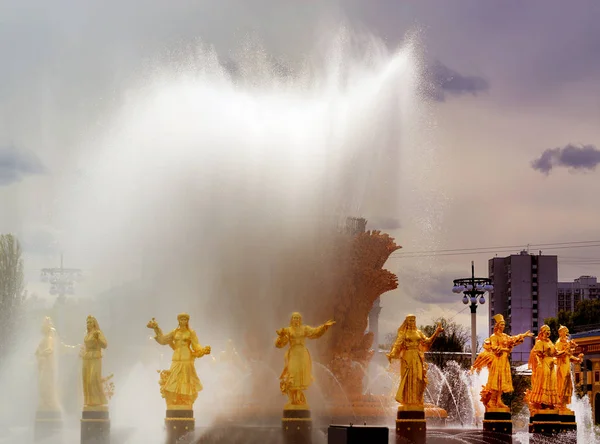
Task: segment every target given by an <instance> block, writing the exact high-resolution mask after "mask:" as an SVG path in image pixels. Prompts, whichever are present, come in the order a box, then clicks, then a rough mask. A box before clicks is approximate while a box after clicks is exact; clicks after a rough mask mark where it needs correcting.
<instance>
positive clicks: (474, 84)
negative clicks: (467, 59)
mask: <svg viewBox="0 0 600 444" xmlns="http://www.w3.org/2000/svg"><path fill="white" fill-rule="evenodd" d="M426 75H427V77H428V82H426V91H427V95H428V96H429V97H431V98H433V99H434V100H437V101H439V102H443V101H444V100H446V96H447V95H452V96H461V95H466V94H468V95H474V96H475V95H477V94H479V93H483V92H487V91H488V90H489V89H490V84H489V82H488V81H487V80H486V79H484V78H483V77H479V76H471V75H464V74H460V73H458V72H456V71H454V70H452V69H450V68H448V67H447V66H446V65H444V64H442V63H440V62H435V63H433V64H432V65H431V67H430V68H429V69H428V70H427V71H426Z"/></svg>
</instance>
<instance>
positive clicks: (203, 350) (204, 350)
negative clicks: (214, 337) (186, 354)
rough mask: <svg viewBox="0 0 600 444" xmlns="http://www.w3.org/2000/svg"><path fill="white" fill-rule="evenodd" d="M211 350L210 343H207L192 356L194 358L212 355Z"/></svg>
mask: <svg viewBox="0 0 600 444" xmlns="http://www.w3.org/2000/svg"><path fill="white" fill-rule="evenodd" d="M210 351H211V348H210V345H207V346H206V347H202V348H201V349H200V350H199V351H197V352H193V353H192V356H193V357H194V358H201V357H202V356H204V355H210Z"/></svg>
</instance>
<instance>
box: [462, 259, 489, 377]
mask: <svg viewBox="0 0 600 444" xmlns="http://www.w3.org/2000/svg"><path fill="white" fill-rule="evenodd" d="M453 282H454V287H452V292H453V293H457V294H460V293H462V294H463V295H464V296H463V298H462V301H463V304H465V305H466V304H468V303H470V304H471V305H470V306H469V308H470V309H471V365H472V364H474V363H475V357H476V356H477V318H476V315H477V303H478V302H479V304H482V305H483V304H485V296H484V295H485V293H487V292H488V291H492V290H493V289H494V286H493V285H492V280H491V279H488V278H476V277H475V264H474V263H473V261H471V277H469V278H464V279H454V281H453Z"/></svg>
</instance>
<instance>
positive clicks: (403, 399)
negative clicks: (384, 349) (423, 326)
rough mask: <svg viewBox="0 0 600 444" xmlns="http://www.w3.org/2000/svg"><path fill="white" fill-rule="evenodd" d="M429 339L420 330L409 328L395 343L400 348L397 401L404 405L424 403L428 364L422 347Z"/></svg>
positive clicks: (395, 346)
mask: <svg viewBox="0 0 600 444" xmlns="http://www.w3.org/2000/svg"><path fill="white" fill-rule="evenodd" d="M428 339H429V338H427V336H425V335H424V334H423V333H422V332H421V331H420V330H407V331H406V333H405V334H403V335H402V336H401V337H399V338H398V339H397V342H396V344H394V348H396V349H398V350H400V385H399V386H398V392H397V393H396V401H398V402H399V403H400V404H402V405H422V404H423V395H424V393H425V387H426V386H427V370H426V365H427V364H426V363H425V355H424V354H423V350H422V348H423V345H424V344H425V343H426V342H427V341H428Z"/></svg>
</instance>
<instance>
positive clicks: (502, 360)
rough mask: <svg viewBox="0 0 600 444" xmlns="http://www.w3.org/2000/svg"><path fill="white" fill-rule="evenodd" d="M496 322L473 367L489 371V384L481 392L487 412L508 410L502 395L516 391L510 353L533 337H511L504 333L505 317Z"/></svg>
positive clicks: (524, 335)
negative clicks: (511, 371) (511, 372)
mask: <svg viewBox="0 0 600 444" xmlns="http://www.w3.org/2000/svg"><path fill="white" fill-rule="evenodd" d="M494 320H495V321H496V324H495V325H494V333H493V334H492V335H491V336H490V337H489V338H488V339H486V340H485V342H484V344H483V350H482V351H481V353H480V354H479V356H478V357H477V359H476V360H475V362H474V364H473V367H472V370H476V371H480V370H481V369H482V368H483V367H487V368H488V369H489V375H488V380H487V383H486V385H485V387H484V388H483V390H482V391H481V401H482V402H483V405H485V408H486V411H489V410H490V409H499V410H501V411H502V410H508V406H507V405H506V404H504V402H502V393H511V392H512V391H513V390H514V389H513V385H512V376H511V374H510V361H509V356H510V353H511V352H512V349H513V348H514V347H515V346H517V345H519V344H521V343H522V342H523V341H524V340H525V338H526V337H532V336H533V333H531V332H530V331H527V332H525V333H521V334H519V335H516V336H509V335H507V334H506V333H504V328H505V327H506V322H505V321H504V316H502V315H501V314H497V315H495V316H494Z"/></svg>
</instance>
